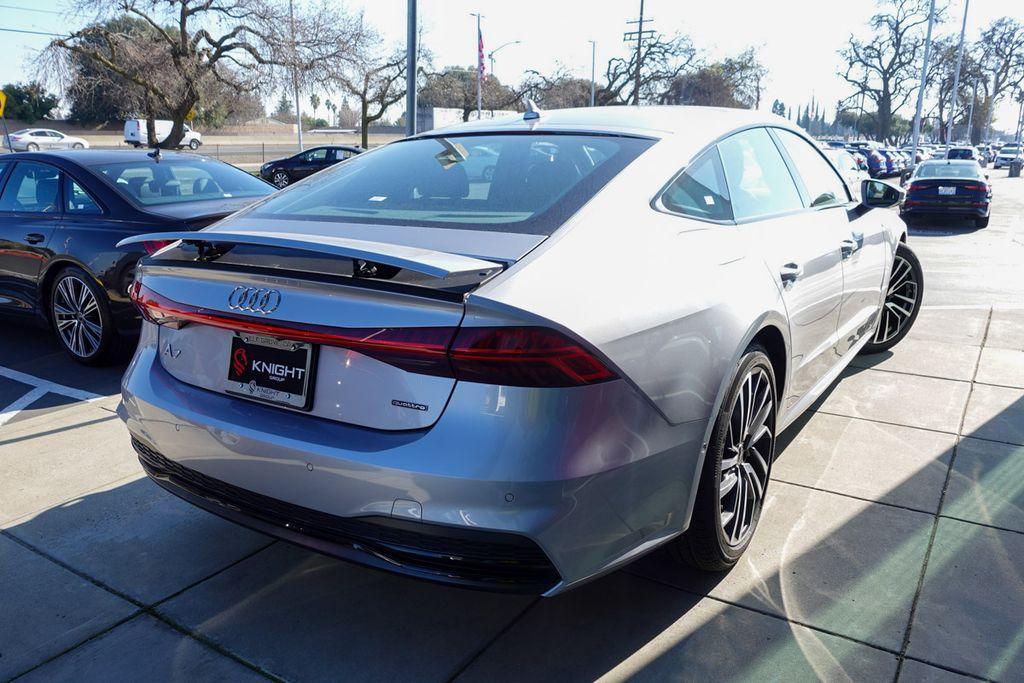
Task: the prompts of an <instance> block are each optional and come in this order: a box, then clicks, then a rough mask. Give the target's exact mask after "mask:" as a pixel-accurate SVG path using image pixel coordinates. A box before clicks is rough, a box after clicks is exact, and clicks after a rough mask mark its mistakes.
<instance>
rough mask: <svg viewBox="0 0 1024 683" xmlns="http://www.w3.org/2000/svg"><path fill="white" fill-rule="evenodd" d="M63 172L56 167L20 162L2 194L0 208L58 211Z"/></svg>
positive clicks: (41, 211)
mask: <svg viewBox="0 0 1024 683" xmlns="http://www.w3.org/2000/svg"><path fill="white" fill-rule="evenodd" d="M59 194H60V173H59V172H58V171H57V169H56V168H54V167H53V166H47V165H46V164H39V163H36V162H34V161H20V162H18V163H17V164H15V166H14V170H13V171H12V172H11V177H10V178H9V179H8V180H7V184H6V185H5V186H4V192H3V194H2V195H0V211H22V212H26V213H57V212H59V211H60V205H59V204H58V195H59Z"/></svg>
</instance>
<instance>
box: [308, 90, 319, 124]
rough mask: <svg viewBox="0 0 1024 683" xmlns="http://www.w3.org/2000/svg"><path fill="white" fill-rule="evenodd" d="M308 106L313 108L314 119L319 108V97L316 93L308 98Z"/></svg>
mask: <svg viewBox="0 0 1024 683" xmlns="http://www.w3.org/2000/svg"><path fill="white" fill-rule="evenodd" d="M309 106H311V107H313V118H314V119H315V118H316V117H317V116H316V112H317V110H318V109H319V108H320V96H319V95H317V94H316V93H312V94H311V95H310V96H309ZM321 120H322V119H321Z"/></svg>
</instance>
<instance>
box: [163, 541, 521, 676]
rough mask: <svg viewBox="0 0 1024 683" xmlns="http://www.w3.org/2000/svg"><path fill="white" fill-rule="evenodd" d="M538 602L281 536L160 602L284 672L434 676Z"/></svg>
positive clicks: (171, 613) (192, 625)
mask: <svg viewBox="0 0 1024 683" xmlns="http://www.w3.org/2000/svg"><path fill="white" fill-rule="evenodd" d="M530 601H531V598H529V597H521V596H510V595H496V594H491V593H481V592H474V591H467V590H460V589H456V588H448V587H444V586H435V585H430V584H427V583H423V582H420V581H414V580H412V579H407V578H403V577H398V576H392V575H390V574H386V573H383V572H377V571H373V570H370V569H364V568H362V567H358V566H355V565H353V564H350V563H346V562H341V561H338V560H333V559H331V558H328V557H324V556H322V555H317V554H315V553H311V552H307V551H305V550H301V549H299V548H296V547H293V546H290V545H286V544H283V543H279V544H275V545H273V546H271V547H270V548H268V549H267V550H265V551H263V552H261V553H258V554H257V555H255V556H253V557H251V558H249V559H247V560H245V561H244V562H240V563H238V564H237V565H235V566H234V567H232V568H230V569H228V570H227V571H225V572H222V573H221V574H218V575H217V576H215V577H213V578H211V579H210V580H208V581H205V582H203V583H202V584H200V585H198V586H196V587H195V588H192V589H190V590H188V591H186V592H185V593H182V594H181V595H180V596H178V597H176V598H174V599H173V600H170V601H168V602H166V603H164V604H162V605H161V606H160V607H159V608H158V609H159V610H160V612H161V613H163V614H165V615H167V616H168V617H169V618H171V619H173V620H174V621H175V622H176V623H180V624H182V625H185V626H187V627H188V628H189V629H192V630H194V631H196V632H197V633H199V634H201V635H203V636H205V637H207V638H209V639H211V640H212V641H214V642H216V643H218V644H220V645H222V646H223V647H225V648H227V649H228V650H230V651H231V652H234V653H235V654H237V655H238V656H240V657H242V658H243V659H245V660H247V661H250V662H253V663H254V664H256V665H257V666H259V667H261V668H262V669H263V670H265V671H269V672H271V673H274V674H276V675H278V676H281V677H283V678H288V679H293V680H294V679H301V680H344V681H362V680H418V681H433V680H442V679H445V678H447V677H449V676H451V675H452V674H453V673H454V672H455V671H456V670H457V669H458V668H459V667H460V666H461V665H462V663H463V662H464V661H466V660H467V658H468V657H469V655H470V654H471V653H473V652H475V651H476V650H478V649H480V648H482V647H483V646H484V644H486V643H487V642H488V641H489V640H491V639H492V638H494V636H496V635H497V634H498V633H499V632H500V631H501V629H502V628H504V627H505V626H506V625H507V624H508V623H509V622H510V621H511V620H512V619H513V618H514V617H515V616H517V615H518V614H520V613H521V612H522V610H523V609H525V608H526V606H527V605H529V604H530ZM311 653H315V655H316V656H311Z"/></svg>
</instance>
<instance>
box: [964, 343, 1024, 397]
mask: <svg viewBox="0 0 1024 683" xmlns="http://www.w3.org/2000/svg"><path fill="white" fill-rule="evenodd" d="M975 381H977V382H982V383H984V384H998V385H1000V386H1004V387H1017V388H1018V389H1024V351H1019V350H1016V349H999V348H992V347H988V346H986V347H985V348H984V349H982V351H981V362H980V363H979V364H978V376H977V378H976V379H975Z"/></svg>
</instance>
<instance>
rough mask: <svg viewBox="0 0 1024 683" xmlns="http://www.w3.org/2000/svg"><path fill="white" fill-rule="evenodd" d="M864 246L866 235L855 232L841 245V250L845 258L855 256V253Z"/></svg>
mask: <svg viewBox="0 0 1024 683" xmlns="http://www.w3.org/2000/svg"><path fill="white" fill-rule="evenodd" d="M863 246H864V233H862V232H854V233H851V234H850V236H849V237H848V238H846V239H845V240H843V241H842V242H840V243H839V249H840V250H841V251H842V252H843V258H849V257H851V256H853V253H854V252H856V251H857V250H859V249H860V248H861V247H863Z"/></svg>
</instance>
